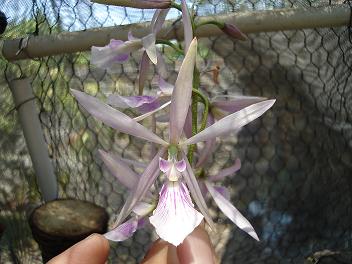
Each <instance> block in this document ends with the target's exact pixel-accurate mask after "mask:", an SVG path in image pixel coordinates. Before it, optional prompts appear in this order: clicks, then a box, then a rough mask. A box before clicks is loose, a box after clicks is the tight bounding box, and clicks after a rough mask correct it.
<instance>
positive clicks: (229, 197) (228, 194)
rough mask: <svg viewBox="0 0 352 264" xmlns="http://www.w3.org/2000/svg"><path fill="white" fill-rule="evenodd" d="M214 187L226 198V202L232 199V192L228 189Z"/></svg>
mask: <svg viewBox="0 0 352 264" xmlns="http://www.w3.org/2000/svg"><path fill="white" fill-rule="evenodd" d="M213 187H214V189H215V190H216V191H217V192H218V193H220V194H221V195H222V196H224V197H225V199H226V200H230V199H231V196H230V192H229V190H228V189H227V188H226V187H224V186H213Z"/></svg>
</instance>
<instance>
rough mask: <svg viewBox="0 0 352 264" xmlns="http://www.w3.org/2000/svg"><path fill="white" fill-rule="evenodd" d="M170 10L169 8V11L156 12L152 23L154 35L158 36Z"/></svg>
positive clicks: (160, 10) (158, 10)
mask: <svg viewBox="0 0 352 264" xmlns="http://www.w3.org/2000/svg"><path fill="white" fill-rule="evenodd" d="M169 10H170V9H169V8H168V9H157V10H156V11H155V13H154V16H153V18H152V21H151V23H150V24H151V29H152V32H153V33H155V34H157V33H158V32H159V31H160V29H161V28H162V26H163V24H164V22H165V18H166V16H167V14H168V13H169Z"/></svg>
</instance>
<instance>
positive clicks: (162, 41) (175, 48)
mask: <svg viewBox="0 0 352 264" xmlns="http://www.w3.org/2000/svg"><path fill="white" fill-rule="evenodd" d="M155 43H156V44H163V45H167V46H169V47H171V48H173V49H174V50H175V51H176V52H177V53H179V54H180V55H184V52H183V50H182V49H180V48H179V47H177V46H176V45H175V44H174V43H172V42H171V41H169V40H165V39H157V40H156V42H155Z"/></svg>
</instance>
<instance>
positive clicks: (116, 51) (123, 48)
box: [91, 9, 169, 94]
mask: <svg viewBox="0 0 352 264" xmlns="http://www.w3.org/2000/svg"><path fill="white" fill-rule="evenodd" d="M168 12H169V9H158V10H156V11H155V13H154V16H153V19H152V21H151V30H150V34H148V35H147V36H145V37H143V38H141V39H140V38H136V37H134V36H133V35H132V33H131V32H129V33H128V40H127V41H125V42H124V41H122V40H115V39H111V40H110V43H109V44H108V45H106V46H104V47H96V46H93V47H92V49H91V52H92V55H91V63H92V64H93V65H96V66H97V67H99V68H102V69H107V70H110V71H111V70H112V69H114V66H115V65H117V64H121V63H124V62H126V61H127V60H128V59H129V54H130V53H132V52H134V51H137V50H140V49H142V48H143V49H144V52H143V55H142V59H141V62H140V65H139V73H140V74H139V90H140V91H141V90H142V87H143V86H144V83H145V80H146V78H147V72H148V69H149V65H150V61H151V62H152V63H154V64H157V61H158V57H160V56H158V54H157V48H156V44H155V43H156V35H157V33H158V32H159V31H160V29H161V27H162V25H163V23H164V21H165V18H166V15H167V13H168ZM140 94H141V92H140Z"/></svg>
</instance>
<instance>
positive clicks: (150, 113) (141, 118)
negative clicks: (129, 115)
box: [133, 101, 171, 122]
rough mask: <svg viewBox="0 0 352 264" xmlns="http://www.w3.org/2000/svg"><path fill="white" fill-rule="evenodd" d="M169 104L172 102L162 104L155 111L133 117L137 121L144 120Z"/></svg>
mask: <svg viewBox="0 0 352 264" xmlns="http://www.w3.org/2000/svg"><path fill="white" fill-rule="evenodd" d="M169 104H171V101H168V102H166V103H165V104H163V105H161V106H160V107H158V108H156V109H154V110H153V111H150V112H148V113H145V114H143V115H140V116H137V117H135V118H133V120H134V121H136V122H139V121H141V120H143V119H144V118H146V117H148V116H151V115H152V114H154V113H156V112H158V111H160V110H161V109H164V108H165V107H167V106H168V105H169Z"/></svg>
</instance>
